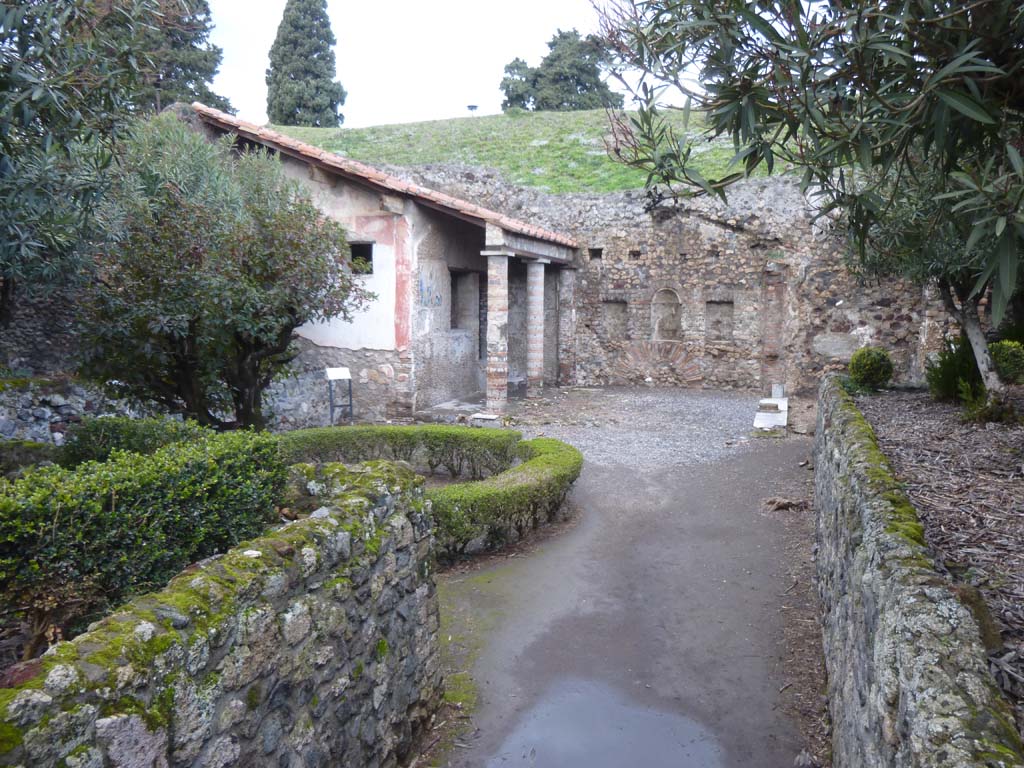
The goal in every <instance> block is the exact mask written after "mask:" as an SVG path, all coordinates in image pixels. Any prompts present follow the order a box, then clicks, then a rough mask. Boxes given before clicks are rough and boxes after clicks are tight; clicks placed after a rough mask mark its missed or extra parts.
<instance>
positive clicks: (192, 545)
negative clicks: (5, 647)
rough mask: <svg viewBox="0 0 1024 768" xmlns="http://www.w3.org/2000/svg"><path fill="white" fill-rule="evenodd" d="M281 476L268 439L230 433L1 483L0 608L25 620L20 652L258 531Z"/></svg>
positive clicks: (281, 469) (275, 501)
mask: <svg viewBox="0 0 1024 768" xmlns="http://www.w3.org/2000/svg"><path fill="white" fill-rule="evenodd" d="M285 476H286V469H285V467H284V465H283V463H282V462H281V458H280V452H279V450H278V444H277V440H276V439H275V438H274V437H273V436H270V435H266V434H256V433H251V432H234V433H227V434H213V435H210V436H208V437H205V438H204V439H201V440H197V441H194V442H187V443H186V442H183V443H175V444H172V445H168V446H166V447H164V448H161V449H159V450H157V451H156V452H154V453H153V454H152V455H149V456H143V455H140V454H135V453H128V452H124V451H115V452H114V453H113V454H112V455H111V457H110V459H109V461H106V462H103V463H99V462H87V463H85V464H83V465H81V466H80V467H78V468H77V469H74V470H69V469H65V468H62V467H56V466H55V467H48V468H43V469H35V470H29V471H28V472H27V473H26V474H25V475H23V476H22V477H21V478H20V479H18V480H16V481H14V482H12V483H0V600H2V601H3V603H4V604H5V605H7V606H11V607H13V608H17V609H18V610H19V612H20V613H21V614H22V615H23V616H24V617H25V619H26V621H27V622H28V623H29V624H30V627H31V632H32V635H33V640H32V643H31V644H30V648H29V649H28V650H27V652H26V654H25V655H26V656H32V655H33V654H34V653H35V652H36V651H38V650H39V649H40V647H41V646H42V645H44V644H45V642H46V639H47V638H48V639H50V640H52V639H54V638H55V637H56V636H59V635H60V634H64V635H67V633H68V632H69V630H74V629H78V628H80V627H81V625H82V624H84V623H85V621H86V620H87V619H88V618H90V617H94V616H95V615H96V614H97V613H99V612H102V611H103V610H105V609H106V608H108V607H110V606H112V605H116V604H118V603H121V602H122V601H124V600H125V599H126V598H127V597H129V596H130V595H132V594H136V593H139V592H143V591H147V590H150V589H153V588H155V587H158V586H160V585H162V584H164V583H165V582H166V581H167V580H168V579H170V578H171V577H172V576H174V575H175V574H176V573H177V572H178V571H180V570H181V569H182V568H184V567H185V566H187V565H189V564H191V563H193V562H195V561H197V560H200V559H202V558H204V557H208V556H210V555H212V554H214V553H217V552H222V551H224V550H226V549H228V548H229V547H231V546H233V545H234V544H237V543H238V542H239V541H241V540H243V539H246V538H249V537H251V536H255V535H257V534H259V533H260V532H261V531H262V530H263V529H264V528H265V527H266V525H267V524H268V523H269V522H271V521H272V520H273V517H274V508H275V505H276V504H278V503H279V501H280V498H281V495H282V491H283V488H284V483H285Z"/></svg>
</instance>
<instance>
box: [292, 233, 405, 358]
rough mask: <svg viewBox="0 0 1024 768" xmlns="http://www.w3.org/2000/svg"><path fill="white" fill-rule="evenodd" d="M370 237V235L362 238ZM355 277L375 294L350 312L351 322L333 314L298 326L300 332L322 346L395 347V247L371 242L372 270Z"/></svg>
mask: <svg viewBox="0 0 1024 768" xmlns="http://www.w3.org/2000/svg"><path fill="white" fill-rule="evenodd" d="M359 234H360V233H358V232H354V231H351V230H350V231H349V239H350V240H362V239H364V238H363V237H360V236H359ZM365 239H369V238H365ZM358 280H359V281H360V282H361V283H362V284H363V285H364V286H365V287H366V290H368V291H370V292H372V293H375V294H376V295H377V298H376V299H374V300H373V301H372V302H370V303H369V304H368V305H367V306H366V307H365V308H364V309H363V310H361V311H360V312H358V313H356V314H355V315H353V316H352V320H351V322H346V321H344V320H342V319H341V318H338V317H336V318H334V319H332V320H327V321H325V322H319V323H307V324H306V325H303V326H302V327H300V328H299V330H298V332H299V335H300V336H304V337H305V338H307V339H309V340H310V341H312V342H313V343H314V344H318V345H320V346H321V347H341V348H342V349H388V350H391V349H394V348H395V249H394V246H386V245H381V244H379V243H376V244H374V247H373V274H372V275H362V276H360V277H359V278H358Z"/></svg>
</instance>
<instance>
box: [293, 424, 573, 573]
mask: <svg viewBox="0 0 1024 768" xmlns="http://www.w3.org/2000/svg"><path fill="white" fill-rule="evenodd" d="M521 437H522V436H521V435H520V433H519V432H515V431H512V430H499V429H480V428H472V427H453V426H436V425H424V426H410V427H393V426H389V427H326V428H317V429H304V430H296V431H294V432H288V433H285V434H284V435H281V437H280V438H279V439H280V442H281V451H282V455H283V456H284V458H285V461H286V462H287V463H289V464H294V465H296V466H293V469H292V483H291V485H292V498H291V499H290V501H289V503H292V504H295V505H297V506H299V507H300V508H301V507H302V506H303V505H307V506H308V503H309V502H308V499H307V500H304V499H303V496H304V493H305V491H304V489H305V488H306V487H307V486H308V487H312V488H315V487H316V485H317V484H319V483H322V482H323V481H324V474H325V472H327V473H328V474H329V472H330V467H331V465H332V463H333V462H354V461H363V460H367V459H381V458H383V459H390V460H398V461H406V462H410V463H412V464H413V465H414V466H418V467H426V469H427V470H428V471H429V473H431V474H434V473H436V472H437V470H438V469H439V468H442V467H443V468H444V469H446V470H447V471H448V473H449V475H450V476H451V477H452V478H453V479H461V480H463V482H456V483H451V484H448V485H444V486H435V487H433V488H430V489H428V491H427V494H426V496H427V498H428V499H429V500H430V501H431V504H432V508H433V519H434V536H435V540H436V542H437V546H438V549H439V551H440V553H441V554H442V555H444V556H447V557H448V558H451V557H453V556H456V555H461V554H464V553H466V552H467V551H474V550H479V549H493V548H495V547H497V546H500V545H502V544H504V543H507V542H509V541H517V540H518V539H520V538H522V536H523V535H524V534H525V533H526V532H527V531H528V530H530V529H533V528H536V527H537V526H538V525H540V524H541V523H546V522H551V520H553V519H554V516H555V514H556V513H557V511H558V509H559V508H560V507H561V505H562V502H563V500H564V499H565V496H566V494H567V493H568V491H569V487H570V486H571V485H572V484H573V482H575V480H576V478H577V477H579V474H580V470H581V469H582V466H583V456H582V455H581V454H580V452H579V451H577V450H576V449H575V448H573V447H572V446H570V445H567V444H566V443H563V442H561V441H559V440H552V439H549V438H537V439H535V440H521ZM466 480H469V481H468V482H466ZM315 495H316V494H315V493H314V494H313V496H314V497H315Z"/></svg>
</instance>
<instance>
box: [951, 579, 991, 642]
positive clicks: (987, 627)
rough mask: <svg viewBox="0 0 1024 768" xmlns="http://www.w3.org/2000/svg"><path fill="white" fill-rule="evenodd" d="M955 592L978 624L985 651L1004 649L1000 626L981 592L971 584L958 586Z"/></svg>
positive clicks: (954, 588)
mask: <svg viewBox="0 0 1024 768" xmlns="http://www.w3.org/2000/svg"><path fill="white" fill-rule="evenodd" d="M953 591H954V592H955V593H956V596H957V597H958V598H959V599H960V602H961V603H963V604H964V605H965V606H966V607H967V609H968V610H969V611H970V612H971V615H972V616H974V621H975V622H977V624H978V630H979V631H980V632H981V642H982V643H983V644H984V646H985V650H986V651H988V652H989V653H994V652H995V651H998V650H999V649H1000V648H1002V647H1003V638H1002V635H1001V634H1000V632H999V625H998V624H996V622H995V619H993V618H992V614H991V612H990V611H989V609H988V604H987V603H986V602H985V597H984V596H983V595H982V594H981V590H980V589H978V588H977V587H974V586H971V585H970V584H957V585H955V586H954V587H953Z"/></svg>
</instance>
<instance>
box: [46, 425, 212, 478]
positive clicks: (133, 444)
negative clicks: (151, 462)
mask: <svg viewBox="0 0 1024 768" xmlns="http://www.w3.org/2000/svg"><path fill="white" fill-rule="evenodd" d="M210 434H212V431H211V430H208V429H204V428H203V427H201V426H199V425H198V424H196V423H195V422H194V421H185V422H181V421H171V420H170V419H132V418H128V417H127V416H109V417H108V416H104V417H102V418H98V419H97V418H88V419H83V420H82V422H81V423H79V424H75V425H74V426H73V427H71V429H70V430H68V439H67V442H66V443H64V445H63V446H61V450H60V459H59V463H60V464H61V465H62V466H65V467H75V466H78V465H79V464H82V463H84V462H86V461H106V460H107V457H109V456H110V454H111V452H112V451H114V450H121V451H129V452H131V453H142V454H149V453H153V451H155V450H157V449H158V448H163V447H164V446H165V445H170V444H171V443H180V442H183V441H186V440H197V439H199V438H200V437H203V436H204V435H210Z"/></svg>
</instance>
